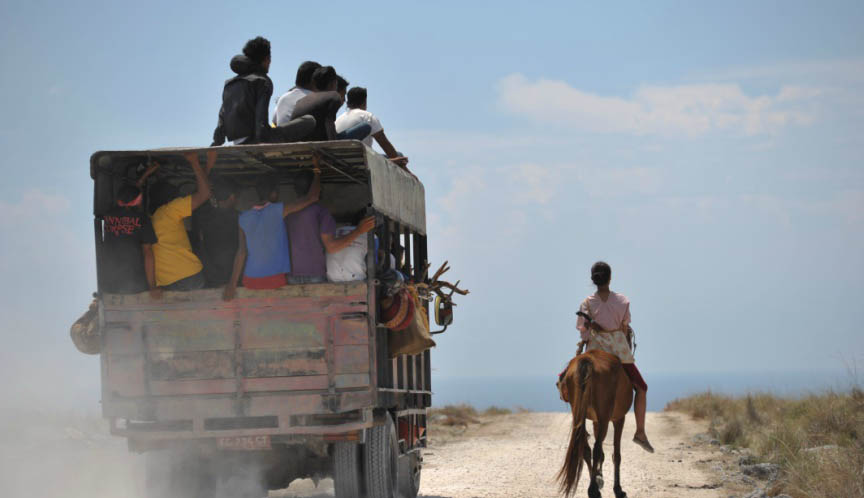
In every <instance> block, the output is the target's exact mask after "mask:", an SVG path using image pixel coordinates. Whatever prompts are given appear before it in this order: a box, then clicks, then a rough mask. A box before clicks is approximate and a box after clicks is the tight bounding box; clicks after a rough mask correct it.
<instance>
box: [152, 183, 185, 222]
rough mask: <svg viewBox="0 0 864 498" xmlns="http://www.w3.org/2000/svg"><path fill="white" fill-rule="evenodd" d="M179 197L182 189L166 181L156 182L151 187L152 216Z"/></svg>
mask: <svg viewBox="0 0 864 498" xmlns="http://www.w3.org/2000/svg"><path fill="white" fill-rule="evenodd" d="M179 195H180V189H178V188H177V187H176V186H174V185H172V184H170V183H168V182H166V181H160V182H156V184H155V185H153V186H152V187H150V204H149V208H150V214H153V213H155V212H156V210H157V209H159V208H160V207H162V206H164V205H165V204H168V203H169V202H171V201H173V200H174V199H176V198H177V196H179Z"/></svg>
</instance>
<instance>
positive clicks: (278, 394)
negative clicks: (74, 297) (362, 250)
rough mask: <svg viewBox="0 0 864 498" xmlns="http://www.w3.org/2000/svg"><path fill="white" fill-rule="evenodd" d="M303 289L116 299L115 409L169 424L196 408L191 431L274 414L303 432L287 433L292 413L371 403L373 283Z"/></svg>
mask: <svg viewBox="0 0 864 498" xmlns="http://www.w3.org/2000/svg"><path fill="white" fill-rule="evenodd" d="M297 287H303V288H304V289H299V290H298V289H292V290H291V291H287V292H293V293H294V294H296V293H298V292H302V293H305V294H300V295H290V296H283V295H282V294H280V293H279V292H278V291H276V292H275V295H274V294H269V295H264V296H262V295H261V293H260V291H247V290H241V292H240V293H239V295H238V297H237V299H236V300H235V301H232V302H231V303H227V304H226V303H223V302H222V301H221V299H220V297H219V292H218V290H205V291H193V292H191V293H169V295H167V296H166V298H165V300H164V301H163V302H150V301H149V299H147V298H146V297H145V296H144V295H136V296H109V297H108V298H107V299H106V300H105V302H104V304H103V305H104V320H105V327H104V328H103V330H104V331H105V333H104V348H103V362H104V364H103V375H104V379H103V384H104V386H105V392H104V398H105V399H103V407H104V411H105V414H106V416H109V417H112V418H127V419H134V420H144V421H147V420H151V421H165V420H173V417H179V418H180V419H183V420H186V419H189V418H190V414H191V417H192V420H193V421H192V422H191V423H190V424H189V425H188V427H189V428H198V427H206V426H208V424H209V425H211V426H213V425H220V424H221V425H223V426H224V425H225V424H226V423H224V421H223V422H219V423H216V422H213V420H216V419H217V418H221V419H224V418H226V417H261V416H265V417H267V416H269V417H273V420H278V421H279V424H278V425H279V428H280V431H281V429H283V426H286V427H284V428H285V429H286V431H285V432H286V433H290V432H298V433H300V432H303V431H302V430H301V429H302V428H299V427H294V428H293V429H291V430H287V429H289V427H287V426H291V425H294V426H296V425H298V424H297V420H299V419H290V417H292V416H296V415H315V414H328V413H336V412H343V411H351V410H362V409H367V408H371V407H372V405H373V398H374V397H373V396H372V391H373V388H372V386H371V385H370V381H371V372H372V371H373V368H374V365H372V364H370V358H373V357H374V356H373V355H371V354H370V340H369V330H368V329H369V326H368V317H367V312H368V305H367V303H366V296H367V287H366V283H365V282H356V283H350V284H315V285H307V286H297ZM283 294H284V292H283ZM282 297H284V298H282ZM289 399H290V401H288V400H289ZM208 421H210V422H208ZM228 425H230V424H228ZM177 427H187V426H184V425H183V424H178V425H177ZM269 430H270V432H271V433H272V432H273V429H272V428H270V429H269Z"/></svg>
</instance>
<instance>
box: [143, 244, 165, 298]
mask: <svg viewBox="0 0 864 498" xmlns="http://www.w3.org/2000/svg"><path fill="white" fill-rule="evenodd" d="M141 250H142V251H143V252H144V275H145V276H146V277H147V288H148V289H150V297H151V298H153V299H162V289H160V288H159V287H156V260H155V259H154V258H153V244H141Z"/></svg>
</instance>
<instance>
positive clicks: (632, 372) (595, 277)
mask: <svg viewBox="0 0 864 498" xmlns="http://www.w3.org/2000/svg"><path fill="white" fill-rule="evenodd" d="M611 280H612V267H610V266H609V264H608V263H605V262H603V261H598V262H596V263H594V265H593V266H592V267H591V281H592V282H594V285H596V286H597V292H595V293H594V294H592V295H590V296H588V297H587V298H585V300H584V301H582V304H581V305H580V306H579V311H580V312H582V313H584V314H586V315H588V316H589V317H590V318H591V320H586V319H585V318H584V317H583V316H582V315H579V319H578V322H577V323H576V328H578V329H579V331H580V332H581V335H582V340H583V341H585V342H587V344H588V347H587V350H588V351H590V350H592V349H599V350H601V351H605V352H607V353H610V354H614V355H615V356H617V357H618V358H619V359H620V360H621V363H622V364H623V366H624V371H625V372H626V373H627V376H628V377H629V378H630V382H632V383H633V388H634V389H635V390H636V400H635V402H634V403H633V412H634V413H635V415H636V434H635V435H634V436H633V442H634V443H636V444H638V445H639V446H641V447H642V449H644V450H645V451H648V452H649V453H654V448H653V447H652V446H651V443H650V442H648V436H647V435H646V434H645V410H646V406H647V403H648V401H647V400H648V398H647V393H648V384H646V383H645V380H644V379H643V378H642V374H641V373H639V369H638V368H636V360H635V359H634V358H633V348H632V340H633V336H632V332H633V330H632V329H631V328H630V300H628V299H627V296H625V295H623V294H618V293H617V292H612V291H611V290H609V282H610V281H611Z"/></svg>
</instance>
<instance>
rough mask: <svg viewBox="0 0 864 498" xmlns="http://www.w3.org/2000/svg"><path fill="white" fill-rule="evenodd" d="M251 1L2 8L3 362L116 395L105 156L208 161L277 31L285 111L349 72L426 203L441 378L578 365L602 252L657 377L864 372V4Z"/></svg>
mask: <svg viewBox="0 0 864 498" xmlns="http://www.w3.org/2000/svg"><path fill="white" fill-rule="evenodd" d="M238 5H240V4H237V3H222V4H218V5H217V4H216V3H214V2H182V3H181V2H147V3H134V4H133V3H126V2H74V3H61V2H56V3H55V4H52V3H48V2H3V3H2V5H0V58H2V59H0V62H2V67H3V68H4V69H3V71H2V72H0V90H2V92H0V103H2V109H3V110H4V112H3V115H4V119H3V123H2V124H0V150H2V151H3V154H2V160H0V167H2V172H3V177H4V180H5V181H4V182H2V184H0V228H2V233H3V235H2V236H0V255H2V263H0V275H2V277H3V281H4V282H5V285H4V286H3V288H2V290H0V299H2V302H3V303H4V304H3V307H4V310H3V311H4V316H5V317H6V326H5V327H4V330H3V334H4V336H5V337H6V341H7V342H8V343H10V344H14V345H15V347H14V348H10V347H7V348H5V351H4V352H3V353H0V362H2V363H4V364H6V365H21V364H32V363H33V362H34V361H36V359H39V360H40V361H41V360H45V359H47V360H48V361H50V362H51V363H52V364H56V365H59V366H61V367H62V369H63V370H68V371H69V372H72V373H73V374H72V375H67V376H66V377H67V379H68V380H67V381H69V380H71V381H72V382H75V383H77V384H79V385H90V384H91V383H92V382H93V379H94V378H95V377H96V375H97V374H98V372H97V369H96V365H97V363H96V361H95V360H94V359H93V358H86V357H83V356H80V355H78V353H77V352H75V351H74V349H73V348H72V347H71V344H70V342H69V340H68V339H67V330H68V325H69V324H70V323H71V322H72V320H74V319H75V318H76V316H77V315H78V314H79V313H80V312H81V311H83V309H84V308H85V307H86V304H87V302H88V301H89V293H90V292H92V291H93V290H94V288H95V282H94V280H95V276H94V268H93V255H92V254H93V247H92V221H91V220H92V218H91V216H90V208H91V200H92V199H91V195H92V193H91V183H90V179H89V176H88V160H89V156H90V154H91V153H93V152H94V151H96V150H104V149H135V148H150V147H165V146H190V145H206V144H208V143H209V139H210V136H211V133H212V129H213V126H214V124H215V121H216V115H217V112H218V108H219V104H220V95H221V88H222V82H223V81H224V79H225V78H227V77H229V76H230V72H229V70H228V61H229V59H230V58H231V56H232V55H234V54H235V53H238V52H239V50H240V48H241V47H242V45H243V43H244V42H245V40H247V39H248V38H251V37H253V36H256V35H259V34H260V35H263V36H266V37H268V38H269V39H270V40H271V42H272V44H273V64H272V68H271V77H272V79H273V81H274V83H275V87H276V93H277V95H274V98H275V97H276V96H278V94H279V93H280V92H281V91H284V90H287V89H288V88H289V87H290V86H291V84H292V82H293V79H294V72H295V70H296V67H297V65H298V64H299V63H300V62H301V61H303V60H306V59H313V60H318V61H320V62H323V63H327V64H332V65H333V66H335V67H336V68H337V70H338V71H339V72H340V73H341V74H344V75H345V76H346V77H347V78H348V79H349V80H350V81H351V82H352V83H354V84H358V85H362V86H366V87H367V88H369V106H370V110H372V111H373V112H375V113H376V114H377V115H378V116H379V117H380V118H381V120H382V122H383V124H384V127H385V130H386V131H387V134H388V136H389V137H390V138H391V141H393V143H394V144H395V145H396V146H397V148H399V149H400V150H401V151H403V152H404V153H406V154H407V155H408V156H409V157H410V158H411V166H412V168H413V169H414V170H415V171H416V172H417V173H418V174H419V175H420V177H421V178H422V179H423V181H424V183H425V184H426V188H427V212H428V217H429V220H430V222H429V232H430V238H431V247H430V250H431V252H430V257H431V258H432V259H433V260H434V261H435V262H440V261H442V260H444V259H447V260H449V261H450V262H451V265H452V267H453V270H452V273H453V275H454V277H458V278H460V279H462V281H463V283H464V284H465V286H467V287H469V288H470V289H471V290H472V294H471V296H470V297H468V298H465V299H462V300H461V301H460V306H459V307H458V309H457V316H456V320H457V326H456V327H454V328H453V329H451V330H450V331H448V333H447V334H446V335H444V336H441V339H440V341H439V347H438V349H437V350H436V351H435V361H436V368H437V369H438V372H440V373H441V374H449V375H490V376H491V375H504V374H511V375H542V374H550V375H552V373H554V372H557V371H558V369H559V367H560V365H562V364H563V363H564V362H565V361H566V359H567V358H568V357H569V356H570V355H571V354H572V352H573V350H574V349H575V347H576V342H577V340H578V339H577V338H576V332H575V329H574V316H573V313H574V311H575V310H576V308H577V306H578V303H579V302H580V301H581V299H582V298H584V296H585V295H587V294H588V293H590V292H592V289H591V286H590V281H589V279H588V269H589V267H590V265H591V264H592V263H593V262H594V261H595V260H597V259H604V260H607V261H608V262H610V263H611V265H612V267H613V289H617V290H619V291H621V292H623V293H625V294H627V295H628V296H630V298H631V301H632V303H633V305H632V307H633V310H632V311H633V317H634V323H633V325H634V328H635V329H636V331H637V333H638V334H639V344H640V346H639V350H638V352H637V362H638V364H639V365H640V368H641V369H642V370H643V371H644V372H646V377H647V378H649V382H650V375H651V372H691V371H710V372H722V371H730V370H734V371H744V372H747V371H753V372H756V371H760V370H802V369H807V368H813V369H820V370H831V369H842V368H844V366H845V365H846V364H854V363H855V362H856V361H857V362H859V363H861V362H864V358H862V352H864V334H861V333H860V332H859V331H858V327H859V326H860V324H861V323H862V322H864V313H862V311H861V310H862V309H864V308H862V306H861V304H860V303H861V301H862V298H864V279H862V277H864V257H862V254H864V214H862V213H864V168H862V159H861V158H862V157H864V155H862V152H864V141H862V139H861V137H862V130H864V128H862V125H864V97H862V96H861V95H862V90H864V34H862V30H861V29H860V26H861V25H862V22H864V4H862V3H861V2H828V3H819V4H817V3H813V2H789V1H783V2H779V1H777V2H722V3H719V2H718V3H716V4H708V3H706V2H651V3H648V2H629V3H628V2H622V3H616V4H614V5H611V4H610V5H595V3H588V2H572V1H571V2H542V3H533V4H526V3H524V2H521V3H506V2H458V3H457V2H435V3H430V2H424V3H420V2H385V3H376V4H364V5H361V6H359V7H358V6H357V4H356V3H354V4H348V3H340V2H335V3H330V4H328V5H329V8H327V9H324V8H322V7H321V6H320V5H317V4H308V5H306V4H301V3H296V2H292V3H291V4H290V5H289V4H285V3H283V2H255V3H249V4H242V5H240V6H238ZM44 375H45V377H46V378H47V379H49V380H50V379H53V378H54V377H53V376H54V375H55V374H53V373H47V374H44Z"/></svg>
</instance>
